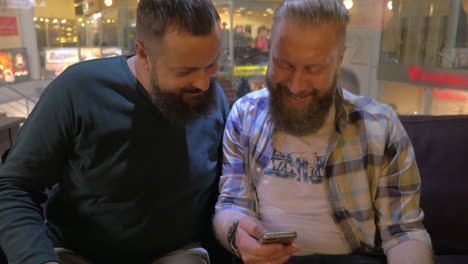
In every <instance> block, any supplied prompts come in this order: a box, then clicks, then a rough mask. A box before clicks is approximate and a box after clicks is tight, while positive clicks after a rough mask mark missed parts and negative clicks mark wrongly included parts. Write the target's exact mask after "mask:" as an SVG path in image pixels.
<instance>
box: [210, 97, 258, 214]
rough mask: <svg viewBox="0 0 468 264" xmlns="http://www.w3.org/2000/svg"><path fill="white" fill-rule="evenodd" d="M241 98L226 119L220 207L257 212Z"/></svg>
mask: <svg viewBox="0 0 468 264" xmlns="http://www.w3.org/2000/svg"><path fill="white" fill-rule="evenodd" d="M238 104H239V102H237V103H236V104H234V106H233V108H232V110H231V113H230V114H229V117H228V120H227V122H226V129H225V131H224V138H223V166H222V176H221V178H220V183H219V189H220V195H219V197H218V202H217V203H216V211H221V210H224V209H236V210H239V211H241V212H243V213H245V214H246V215H250V216H254V204H255V203H254V199H253V198H252V197H253V193H252V191H251V188H250V186H249V184H250V183H249V182H250V181H249V180H248V173H246V170H245V168H246V162H247V158H246V155H248V153H245V145H246V142H245V141H246V140H247V139H246V137H244V136H243V135H242V127H243V124H242V119H241V118H240V117H241V116H242V115H241V114H240V113H239V110H238V109H239V107H238Z"/></svg>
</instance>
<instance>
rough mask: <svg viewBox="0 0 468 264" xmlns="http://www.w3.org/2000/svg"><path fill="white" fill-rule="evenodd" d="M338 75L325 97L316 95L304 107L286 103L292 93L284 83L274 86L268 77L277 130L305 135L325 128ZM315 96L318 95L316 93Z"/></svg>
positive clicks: (271, 112) (272, 116) (271, 111)
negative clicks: (286, 96)
mask: <svg viewBox="0 0 468 264" xmlns="http://www.w3.org/2000/svg"><path fill="white" fill-rule="evenodd" d="M337 80H338V75H337V76H336V77H335V79H334V81H333V84H332V86H333V87H332V88H331V89H329V90H328V91H327V93H326V94H324V95H316V96H314V98H313V99H312V100H311V101H310V102H309V103H307V105H306V106H304V107H301V108H299V107H295V106H294V105H291V104H290V103H288V102H287V101H286V98H285V94H288V93H290V92H289V89H288V88H287V87H286V85H285V84H284V83H278V84H276V85H273V84H272V82H271V80H270V79H269V78H268V77H267V80H266V82H267V87H268V90H269V91H270V114H271V118H272V121H273V122H274V123H275V125H276V128H277V129H279V130H282V131H285V132H287V133H290V134H292V135H297V136H301V135H305V134H310V133H315V132H317V131H318V130H319V129H320V128H322V127H323V125H324V124H325V121H326V119H327V117H328V113H329V112H330V108H331V106H332V105H333V100H334V99H335V93H336V91H337V89H338V86H337ZM314 94H317V92H315V93H314Z"/></svg>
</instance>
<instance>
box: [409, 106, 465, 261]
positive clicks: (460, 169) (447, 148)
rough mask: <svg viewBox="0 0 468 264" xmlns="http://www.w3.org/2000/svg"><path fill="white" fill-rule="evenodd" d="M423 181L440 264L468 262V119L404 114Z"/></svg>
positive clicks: (430, 229)
mask: <svg viewBox="0 0 468 264" xmlns="http://www.w3.org/2000/svg"><path fill="white" fill-rule="evenodd" d="M400 120H401V122H402V123H403V126H404V127H405V129H406V131H407V132H408V135H409V136H410V138H411V141H412V143H413V146H414V149H415V152H416V160H417V162H418V167H419V172H420V174H421V178H422V188H421V207H422V208H423V210H424V213H425V219H424V225H425V227H426V228H427V230H428V232H429V234H430V235H431V238H432V243H433V247H434V251H435V254H436V263H441V264H442V263H443V264H445V263H457V264H458V263H460V264H461V263H468V116H466V115H465V116H400Z"/></svg>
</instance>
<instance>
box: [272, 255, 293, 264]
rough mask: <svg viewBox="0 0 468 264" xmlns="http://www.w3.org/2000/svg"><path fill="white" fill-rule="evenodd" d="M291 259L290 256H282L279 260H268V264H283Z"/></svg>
mask: <svg viewBox="0 0 468 264" xmlns="http://www.w3.org/2000/svg"><path fill="white" fill-rule="evenodd" d="M290 258H291V256H283V257H281V258H277V259H270V264H283V263H285V262H286V261H288V260H289V259H290Z"/></svg>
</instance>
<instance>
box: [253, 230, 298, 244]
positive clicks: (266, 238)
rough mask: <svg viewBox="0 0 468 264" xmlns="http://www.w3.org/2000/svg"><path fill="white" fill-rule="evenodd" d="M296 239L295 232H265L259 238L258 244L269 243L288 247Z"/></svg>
mask: <svg viewBox="0 0 468 264" xmlns="http://www.w3.org/2000/svg"><path fill="white" fill-rule="evenodd" d="M296 237H297V233H296V231H288V232H267V233H263V234H262V236H261V237H260V240H259V242H260V244H271V243H281V244H283V245H289V244H291V243H292V242H294V240H295V239H296Z"/></svg>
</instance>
